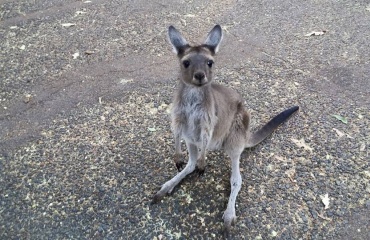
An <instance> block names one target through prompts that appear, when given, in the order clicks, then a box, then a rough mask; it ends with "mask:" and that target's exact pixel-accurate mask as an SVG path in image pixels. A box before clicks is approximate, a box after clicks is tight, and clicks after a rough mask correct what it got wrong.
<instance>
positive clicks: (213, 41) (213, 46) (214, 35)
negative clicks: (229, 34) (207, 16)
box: [204, 24, 222, 53]
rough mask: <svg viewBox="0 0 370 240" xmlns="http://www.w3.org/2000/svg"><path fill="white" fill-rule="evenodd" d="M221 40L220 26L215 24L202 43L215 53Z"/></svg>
mask: <svg viewBox="0 0 370 240" xmlns="http://www.w3.org/2000/svg"><path fill="white" fill-rule="evenodd" d="M221 40H222V29H221V26H220V25H218V24H217V25H216V26H214V27H213V28H212V30H211V31H210V32H209V33H208V36H207V39H206V41H205V42H204V44H205V45H207V47H208V48H209V49H210V50H211V51H212V52H213V53H217V52H218V47H219V46H220V42H221Z"/></svg>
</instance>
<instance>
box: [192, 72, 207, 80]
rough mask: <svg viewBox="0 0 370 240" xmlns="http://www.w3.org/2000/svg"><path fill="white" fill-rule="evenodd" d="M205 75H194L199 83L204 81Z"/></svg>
mask: <svg viewBox="0 0 370 240" xmlns="http://www.w3.org/2000/svg"><path fill="white" fill-rule="evenodd" d="M204 77H205V75H204V73H202V72H196V73H195V74H194V78H195V79H196V80H198V81H202V80H203V79H204Z"/></svg>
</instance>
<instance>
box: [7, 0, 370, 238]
mask: <svg viewBox="0 0 370 240" xmlns="http://www.w3.org/2000/svg"><path fill="white" fill-rule="evenodd" d="M0 3H1V7H0V36H1V41H0V51H1V55H0V68H1V69H0V73H1V75H0V170H1V171H0V194H1V195H0V238H1V239H73V238H75V239H202V238H204V239H220V236H221V234H222V213H223V211H224V210H225V207H226V203H227V200H228V194H229V191H230V187H229V176H230V167H229V164H228V159H227V158H226V156H225V155H224V154H223V152H222V151H217V152H212V153H210V154H209V155H208V158H207V161H208V162H207V164H208V165H207V168H206V172H205V175H204V176H202V177H197V176H196V175H193V176H190V177H188V178H187V179H186V180H185V181H184V182H183V183H182V184H181V186H179V187H178V188H177V190H176V191H175V192H174V193H173V194H172V195H171V196H169V197H166V198H165V199H164V200H162V202H160V203H158V204H156V205H150V201H151V197H152V196H153V194H154V193H155V192H156V191H157V190H158V189H159V188H160V186H161V184H163V183H164V182H165V181H166V180H168V179H169V178H171V177H172V176H174V174H176V167H175V164H174V163H173V161H172V154H173V139H172V136H171V132H170V121H169V116H168V111H169V108H170V104H171V99H172V93H173V92H174V89H175V88H176V84H177V81H178V69H177V67H178V66H177V64H178V63H177V60H176V57H175V56H174V55H173V53H172V52H171V46H170V45H169V43H168V42H167V37H166V32H167V27H168V26H169V25H174V26H176V27H177V29H179V30H180V31H181V32H182V33H183V34H184V36H186V37H187V38H188V40H189V41H193V42H198V43H199V42H201V41H202V40H203V39H204V37H205V36H206V34H207V32H208V31H209V30H210V29H211V28H212V27H213V26H214V25H215V24H221V26H222V27H223V29H224V39H223V42H222V43H221V46H220V52H219V56H218V57H217V59H216V64H215V67H216V69H217V70H216V74H215V75H216V79H215V80H216V81H218V82H220V83H221V84H224V85H226V86H229V87H231V88H234V89H237V90H238V91H239V92H240V93H241V94H242V95H243V97H244V98H245V100H246V106H247V108H248V109H250V110H251V112H252V123H253V126H254V127H253V128H254V129H257V128H258V126H261V125H262V124H263V123H265V122H267V121H268V120H269V119H270V118H271V117H273V116H274V115H276V114H277V113H278V112H280V111H282V110H284V109H285V108H288V107H290V106H292V105H299V106H300V107H301V110H300V112H299V114H297V115H296V116H295V117H294V118H292V119H290V120H289V122H287V123H286V124H284V125H283V126H281V127H280V128H279V130H277V131H276V132H275V133H274V134H273V135H272V136H271V137H270V138H268V139H267V140H266V141H264V142H263V143H261V144H260V145H259V146H257V147H255V148H253V149H250V150H246V151H245V153H244V154H243V156H242V161H241V168H242V177H243V186H242V190H241V191H240V193H239V196H238V199H237V212H236V214H237V216H238V221H237V223H236V225H235V226H234V228H233V238H234V239H272V238H276V239H370V200H369V199H370V166H369V165H370V164H369V163H370V161H369V159H370V158H369V142H370V131H369V125H370V111H369V110H370V80H369V76H370V51H369V49H370V40H369V39H370V28H369V22H370V3H369V1H368V0H363V1H350V0H348V1H344V0H343V1H323V0H317V1H299V2H294V3H293V2H291V1H287V0H279V1H272V0H265V1H258V2H253V1H252V2H250V1H247V2H243V1H217V0H216V1H197V0H194V1H155V2H152V1H150V2H148V1H99V0H95V1H94V0H92V1H71V0H65V1H60V0H50V1H49V0H43V1H42V0H40V1H14V0H5V1H1V2H0ZM312 32H317V33H316V34H317V35H315V34H313V35H310V33H312ZM308 35H310V36H308ZM334 115H337V117H335V116H334Z"/></svg>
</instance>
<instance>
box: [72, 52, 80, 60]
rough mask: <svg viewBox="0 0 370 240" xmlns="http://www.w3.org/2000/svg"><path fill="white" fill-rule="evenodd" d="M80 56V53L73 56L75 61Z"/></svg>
mask: <svg viewBox="0 0 370 240" xmlns="http://www.w3.org/2000/svg"><path fill="white" fill-rule="evenodd" d="M79 56H80V53H79V52H76V53H74V54H72V57H73V59H77V58H78V57H79Z"/></svg>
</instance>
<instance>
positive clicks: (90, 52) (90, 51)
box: [85, 50, 95, 55]
mask: <svg viewBox="0 0 370 240" xmlns="http://www.w3.org/2000/svg"><path fill="white" fill-rule="evenodd" d="M94 53H95V52H94V51H92V50H86V51H85V54H86V55H91V54H94Z"/></svg>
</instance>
